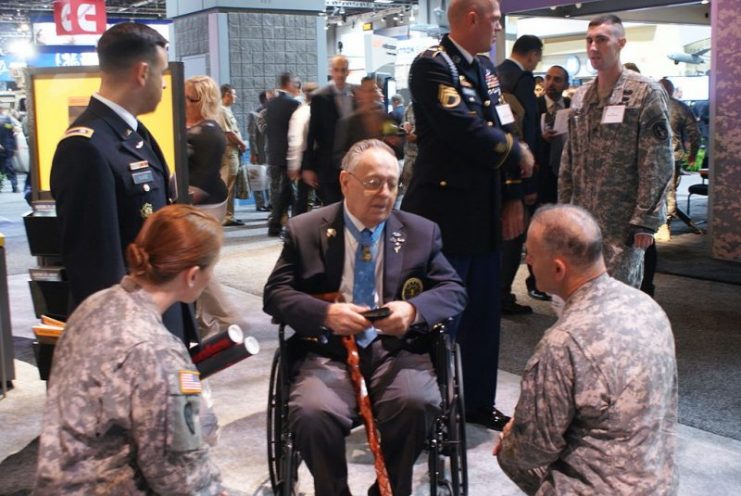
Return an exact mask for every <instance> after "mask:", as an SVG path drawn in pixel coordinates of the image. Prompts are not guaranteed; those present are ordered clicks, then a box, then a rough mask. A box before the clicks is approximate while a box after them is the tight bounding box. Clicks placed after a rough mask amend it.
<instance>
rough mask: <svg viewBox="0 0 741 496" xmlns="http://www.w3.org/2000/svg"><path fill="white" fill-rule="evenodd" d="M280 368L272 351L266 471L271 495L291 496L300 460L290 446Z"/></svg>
mask: <svg viewBox="0 0 741 496" xmlns="http://www.w3.org/2000/svg"><path fill="white" fill-rule="evenodd" d="M282 366H283V363H282V360H281V355H280V350H276V351H275V356H274V357H273V363H272V365H271V367H270V384H269V390H268V412H267V437H268V439H267V445H268V469H269V471H270V485H271V487H272V489H273V494H276V495H280V496H293V495H295V494H296V490H295V489H296V487H295V486H296V482H297V480H298V466H299V464H300V463H301V460H300V457H299V454H298V451H297V450H296V448H295V446H294V442H293V434H292V433H291V432H289V431H288V426H287V420H288V395H287V391H284V388H285V385H284V374H283V370H282Z"/></svg>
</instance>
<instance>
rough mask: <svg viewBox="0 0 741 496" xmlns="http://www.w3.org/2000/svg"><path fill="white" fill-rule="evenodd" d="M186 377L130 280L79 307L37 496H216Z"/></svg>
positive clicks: (62, 359)
mask: <svg viewBox="0 0 741 496" xmlns="http://www.w3.org/2000/svg"><path fill="white" fill-rule="evenodd" d="M194 370H195V367H194V365H193V363H192V362H191V360H190V358H189V356H188V352H187V351H186V349H185V348H184V346H183V344H182V342H180V341H179V340H178V339H177V338H176V337H175V336H173V335H172V334H170V333H169V332H168V331H167V329H166V328H165V327H164V326H163V325H162V319H161V317H160V315H159V312H158V311H157V308H156V307H155V305H154V303H153V301H152V300H151V298H150V297H149V296H148V295H147V294H146V293H144V291H142V290H141V289H139V288H138V287H137V286H136V285H135V284H134V282H133V280H131V279H129V278H128V277H125V278H124V279H123V280H122V283H121V284H120V285H116V286H113V287H111V288H109V289H106V290H103V291H100V292H98V293H96V294H94V295H92V296H90V297H89V298H88V299H86V300H85V301H84V302H83V303H82V305H80V306H79V307H78V308H77V310H76V311H75V312H74V313H73V314H72V316H71V317H70V319H69V321H68V323H67V326H66V328H65V331H64V333H63V335H62V338H61V339H60V341H59V344H58V346H57V349H56V352H55V355H54V367H53V369H52V375H51V379H50V381H49V390H48V398H47V402H46V410H45V412H44V425H43V430H42V433H41V441H40V447H39V463H38V472H37V479H36V492H35V494H37V495H45V494H79V495H97V494H100V495H109V494H126V495H136V494H153V493H158V494H198V495H211V494H218V493H219V492H221V491H222V487H221V483H220V476H219V471H218V469H217V468H216V466H215V465H214V464H213V463H212V462H211V460H210V458H209V452H208V448H207V446H206V445H205V444H204V442H203V439H202V432H201V420H202V419H201V418H200V416H199V407H200V394H199V393H198V391H199V390H200V384H199V381H198V379H197V375H196V376H193V375H191V374H190V372H191V371H194Z"/></svg>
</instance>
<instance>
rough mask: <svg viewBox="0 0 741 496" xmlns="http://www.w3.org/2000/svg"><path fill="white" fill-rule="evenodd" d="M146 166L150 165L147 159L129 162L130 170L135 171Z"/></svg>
mask: <svg viewBox="0 0 741 496" xmlns="http://www.w3.org/2000/svg"><path fill="white" fill-rule="evenodd" d="M145 167H149V162H147V161H146V160H141V161H139V162H131V163H130V164H129V170H133V171H134V170H139V169H143V168H145Z"/></svg>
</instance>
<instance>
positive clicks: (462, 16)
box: [448, 0, 502, 54]
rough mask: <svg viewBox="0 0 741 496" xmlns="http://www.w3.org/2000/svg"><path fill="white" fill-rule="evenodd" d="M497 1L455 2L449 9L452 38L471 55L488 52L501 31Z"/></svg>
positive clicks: (459, 0) (462, 0) (471, 0)
mask: <svg viewBox="0 0 741 496" xmlns="http://www.w3.org/2000/svg"><path fill="white" fill-rule="evenodd" d="M500 18H501V12H500V10H499V2H498V1H497V0H453V1H452V2H451V3H450V6H449V7H448V23H449V24H450V37H451V38H453V39H454V40H455V42H456V43H458V44H459V45H460V46H462V47H463V48H465V49H466V50H467V51H468V52H469V53H471V54H476V53H480V52H488V51H489V49H490V48H491V45H492V44H493V43H494V39H495V36H496V33H497V32H498V31H501V29H502V26H501V25H500V24H499V20H500Z"/></svg>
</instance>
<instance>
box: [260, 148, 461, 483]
mask: <svg viewBox="0 0 741 496" xmlns="http://www.w3.org/2000/svg"><path fill="white" fill-rule="evenodd" d="M342 169H343V170H342V172H341V173H340V183H341V187H342V193H343V194H344V195H345V200H344V201H343V202H339V203H335V204H333V205H329V206H327V207H324V208H321V209H317V210H313V211H311V212H309V213H307V214H305V215H300V216H298V217H294V218H292V219H291V220H290V221H289V223H288V234H287V239H286V243H285V245H284V247H283V253H282V254H281V256H280V259H279V260H278V263H277V264H276V265H275V268H274V269H273V273H272V274H271V275H270V277H269V279H268V282H267V284H266V285H265V293H264V305H265V311H266V312H267V313H269V314H270V315H273V316H275V317H277V318H279V319H280V320H282V321H283V322H285V323H286V324H288V325H290V326H291V327H292V328H293V329H295V331H296V340H297V341H298V343H299V344H300V345H301V347H302V348H303V353H301V356H302V358H300V359H299V360H298V363H295V364H294V370H295V371H296V376H295V378H294V379H293V382H292V384H291V390H290V400H289V419H288V421H289V425H290V428H291V430H292V431H293V432H295V433H296V444H297V446H298V448H299V451H300V452H301V456H302V458H303V459H304V460H305V461H306V463H307V466H308V467H309V470H310V471H311V473H312V475H313V476H314V487H315V492H316V494H333V495H347V494H350V493H349V489H348V486H347V464H346V461H345V443H344V437H345V436H346V435H347V434H349V432H350V428H351V426H352V421H353V419H354V418H356V417H357V416H358V414H357V407H356V401H355V393H354V392H353V386H352V384H351V382H350V379H349V375H348V370H347V366H346V364H345V361H346V352H345V349H344V347H343V345H342V343H341V338H342V336H355V339H356V342H357V343H358V349H359V354H360V368H361V370H362V371H363V375H364V376H365V378H366V381H367V385H368V393H369V395H370V398H371V399H372V401H373V413H374V416H375V418H376V419H377V427H378V430H379V431H380V434H381V439H382V442H381V445H382V446H381V448H382V451H383V455H384V458H385V461H386V468H387V470H388V474H389V478H390V481H391V485H392V488H393V493H394V494H399V495H408V494H411V483H412V468H413V465H414V461H415V460H416V458H417V456H418V455H419V453H420V452H421V451H422V449H423V448H424V445H425V440H426V438H427V433H428V431H429V428H430V425H431V420H432V419H433V418H434V416H435V415H436V413H437V412H438V409H439V404H440V401H441V400H440V395H439V389H438V387H437V385H436V378H435V372H434V369H433V367H432V363H431V361H430V356H429V354H428V353H426V352H425V351H424V350H422V351H420V350H414V349H412V348H410V347H409V345H408V344H407V342H406V341H405V340H403V339H402V338H404V337H406V335H407V333H408V331H409V329H410V328H411V327H412V326H413V325H414V327H415V328H422V329H425V330H426V329H428V328H429V327H430V326H432V325H433V324H435V323H436V322H440V321H442V320H445V319H448V318H450V317H453V316H455V315H457V314H459V313H460V312H461V311H462V310H463V307H464V305H465V301H466V293H465V290H464V289H463V285H462V283H461V280H460V279H459V277H458V276H457V274H456V272H455V270H454V269H453V268H452V267H451V266H450V264H449V263H448V261H447V260H446V259H445V257H444V256H443V254H442V252H441V239H440V231H439V229H438V227H437V225H436V224H434V223H433V222H430V221H428V220H426V219H423V218H421V217H418V216H416V215H413V214H409V213H406V212H399V211H394V210H393V205H394V200H395V199H396V192H397V188H398V179H399V167H398V165H397V161H396V158H395V156H394V153H393V151H392V150H391V149H390V148H389V147H388V146H387V145H386V144H384V143H383V142H381V141H378V140H364V141H361V142H358V143H356V144H355V145H354V146H353V147H352V148H351V149H350V151H348V153H347V155H345V158H344V159H343V161H342ZM328 293H337V294H338V295H339V296H338V298H336V299H334V301H335V302H334V303H330V302H328V301H326V298H323V299H320V298H317V297H316V295H320V294H323V295H326V294H328ZM340 301H344V302H340ZM376 307H384V308H387V309H388V310H389V312H390V314H389V315H388V317H385V318H382V319H380V320H375V321H374V322H373V323H371V322H370V321H369V320H368V319H366V318H365V317H364V316H363V312H364V311H366V310H368V309H369V308H376ZM415 324H416V325H415ZM374 335H375V336H374ZM369 494H378V489H377V487H375V485H374V487H373V488H371V491H369Z"/></svg>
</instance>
